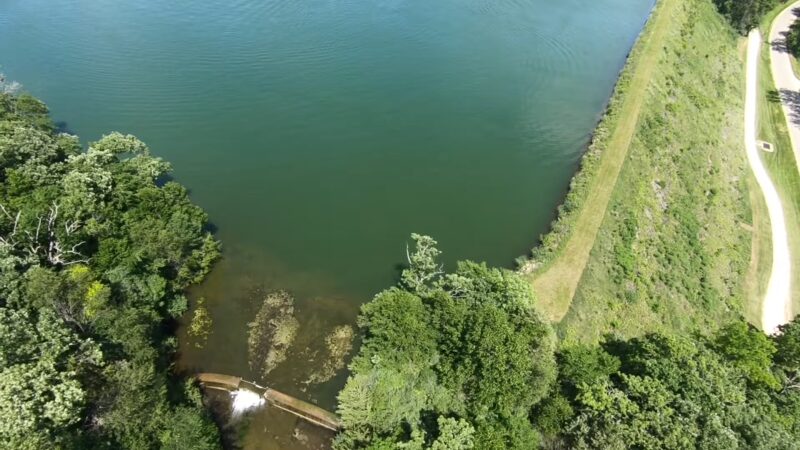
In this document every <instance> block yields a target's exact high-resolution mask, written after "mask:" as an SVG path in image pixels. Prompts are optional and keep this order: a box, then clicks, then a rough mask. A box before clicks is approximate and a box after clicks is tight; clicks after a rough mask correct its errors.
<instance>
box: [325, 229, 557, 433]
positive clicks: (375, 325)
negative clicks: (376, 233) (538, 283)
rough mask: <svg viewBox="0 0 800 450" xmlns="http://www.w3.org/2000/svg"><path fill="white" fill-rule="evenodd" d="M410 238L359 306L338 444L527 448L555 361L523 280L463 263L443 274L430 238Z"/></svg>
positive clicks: (547, 330)
mask: <svg viewBox="0 0 800 450" xmlns="http://www.w3.org/2000/svg"><path fill="white" fill-rule="evenodd" d="M413 239H414V241H415V242H416V246H415V250H414V252H413V253H411V254H410V255H411V256H410V257H409V263H410V265H411V267H410V268H409V269H407V270H406V271H404V276H403V282H402V284H401V287H393V288H390V289H388V290H386V291H384V292H382V293H380V294H378V295H377V296H376V297H375V298H374V299H373V300H372V301H371V302H370V303H367V304H366V305H364V306H363V307H362V311H361V315H360V316H359V320H358V324H359V327H360V328H361V331H362V335H363V344H362V346H361V351H360V352H359V354H358V355H357V356H356V357H355V359H354V360H353V363H352V366H351V370H352V375H351V377H350V379H349V380H348V382H347V385H346V386H345V388H344V389H343V390H342V392H341V393H340V395H339V414H340V415H341V418H342V421H343V423H344V427H345V431H344V432H343V433H342V434H340V435H339V437H338V438H337V447H338V448H383V447H384V446H386V445H388V444H390V443H392V444H393V445H395V446H397V448H472V446H474V448H481V449H491V448H497V449H501V448H502V449H505V448H530V446H531V445H532V443H534V442H536V441H537V439H538V437H537V433H536V431H535V430H534V428H533V426H532V425H531V423H530V422H529V420H528V414H529V412H530V410H531V408H532V407H533V406H534V405H535V404H536V403H538V402H539V401H540V400H541V399H542V398H543V397H544V396H545V395H546V394H547V392H548V390H549V387H550V385H551V384H552V382H553V380H554V378H555V361H554V356H553V351H554V336H553V333H552V330H551V329H550V327H549V325H548V324H546V323H545V322H544V321H543V320H542V319H541V317H540V316H539V315H538V314H537V313H536V312H535V311H534V310H533V307H532V305H533V295H532V293H531V291H530V288H529V286H528V285H527V284H526V283H525V282H524V281H523V280H521V279H520V278H519V277H518V276H517V275H515V274H513V273H512V272H509V271H503V270H498V269H491V268H488V267H487V266H486V265H484V264H476V263H471V262H464V263H460V264H459V265H458V267H457V269H456V271H455V272H454V273H450V274H445V273H443V271H442V270H441V267H440V266H439V265H438V263H437V262H436V259H435V258H436V255H438V254H439V251H438V250H437V249H436V248H435V247H434V245H435V241H434V240H433V239H431V238H429V237H426V236H419V235H414V236H413ZM437 424H438V425H437ZM448 446H450V447H448Z"/></svg>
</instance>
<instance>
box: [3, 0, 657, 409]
mask: <svg viewBox="0 0 800 450" xmlns="http://www.w3.org/2000/svg"><path fill="white" fill-rule="evenodd" d="M651 6H652V0H597V1H592V2H590V1H578V0H559V1H552V0H511V1H503V0H435V1H431V0H373V1H355V0H307V1H299V0H232V1H219V0H208V1H201V2H198V1H189V0H171V1H168V2H165V1H155V0H135V1H134V0H58V1H53V0H5V1H3V2H2V3H0V70H2V71H3V72H5V73H6V75H7V76H8V77H9V78H10V79H14V80H18V81H20V82H22V83H23V84H24V85H25V87H26V88H27V90H29V91H30V92H31V93H33V94H34V95H36V96H38V97H40V98H42V99H43V100H45V101H46V102H47V103H48V104H49V106H50V107H51V109H52V111H53V115H54V117H55V119H56V120H57V121H62V122H64V123H63V125H64V127H65V128H66V129H68V130H70V131H72V132H75V133H77V134H79V135H80V136H81V137H82V138H83V139H85V140H94V139H97V138H98V137H100V136H101V135H102V133H104V132H108V131H110V130H119V131H123V132H129V133H133V134H136V135H137V136H139V137H140V138H142V139H143V140H144V141H146V142H147V143H148V144H149V145H150V146H151V148H152V150H153V152H154V153H155V154H157V155H159V156H162V157H164V158H166V159H167V160H169V161H170V162H171V163H172V164H173V166H174V168H175V172H174V175H175V177H176V179H177V180H178V181H180V182H182V183H183V184H185V185H186V186H188V187H189V188H190V190H191V192H192V198H193V199H194V200H195V201H196V202H197V203H199V204H200V205H201V206H202V207H203V208H205V209H206V211H208V212H209V214H210V217H211V220H212V222H213V224H214V225H215V227H216V229H217V231H218V232H217V234H218V237H219V238H220V239H221V240H222V241H223V243H224V248H225V259H224V261H223V262H222V263H220V264H219V265H218V267H217V268H216V270H215V271H214V273H213V274H212V275H211V277H210V278H209V280H208V282H207V283H205V284H204V285H203V286H201V287H200V288H199V289H197V290H196V292H195V293H194V295H196V296H203V297H205V298H206V303H207V304H208V305H209V309H210V310H211V313H212V316H213V320H214V323H215V327H214V333H213V335H212V336H211V339H210V341H209V343H208V344H207V346H206V347H205V348H204V349H202V350H198V349H196V348H195V347H194V346H193V345H191V344H187V341H186V340H185V339H183V343H184V345H183V349H184V350H183V352H182V363H183V365H184V366H185V367H187V368H189V369H198V370H207V371H221V372H226V373H232V374H238V375H242V376H245V377H247V378H253V379H257V378H259V377H258V376H257V375H256V374H253V373H251V372H250V371H249V368H248V366H247V350H246V343H245V341H246V323H247V322H248V321H250V320H251V319H252V316H253V314H254V312H255V311H256V310H257V308H258V304H259V302H260V299H261V297H262V296H263V293H264V292H265V291H267V290H270V289H276V288H280V289H286V290H289V291H290V292H292V293H293V294H294V295H295V297H296V300H297V310H298V312H299V315H300V320H301V335H302V336H303V339H302V342H303V343H302V345H301V346H304V345H306V344H307V345H308V346H310V347H313V346H314V345H318V343H319V341H320V339H322V336H324V334H325V332H326V331H327V330H329V329H330V328H331V327H332V326H334V325H337V324H347V323H353V321H354V318H355V315H356V313H357V310H358V306H359V305H360V304H362V303H363V302H365V301H367V300H369V298H370V297H371V296H372V295H374V293H375V292H377V291H378V290H380V289H382V288H384V287H386V286H387V285H389V284H391V283H392V282H393V281H394V280H395V278H396V275H397V265H398V264H400V263H402V262H403V257H404V254H405V242H406V240H407V237H408V236H409V234H410V233H412V232H421V233H426V234H430V235H433V236H435V237H436V238H437V239H438V240H439V241H440V244H441V247H442V249H443V250H444V252H445V254H444V256H445V261H446V262H448V263H452V262H453V261H455V260H457V259H464V258H470V259H476V260H483V261H487V262H489V263H490V264H494V265H502V266H509V267H510V266H512V264H513V260H514V258H515V257H517V256H519V255H521V254H524V253H526V252H527V250H528V249H529V248H530V247H531V246H533V245H534V244H535V243H536V240H537V237H538V236H539V234H540V233H542V232H544V231H546V229H547V225H548V223H549V222H550V221H551V220H552V218H553V215H554V211H555V209H556V207H557V205H558V204H559V203H560V202H561V200H562V198H563V195H564V193H565V190H566V187H567V185H568V183H569V179H570V177H571V176H572V174H573V173H574V170H575V168H576V164H577V161H578V159H579V157H580V155H581V153H582V151H583V149H584V148H585V144H586V142H587V140H588V137H589V135H590V133H591V131H592V128H593V126H594V124H595V123H596V121H597V119H598V115H599V114H600V112H601V110H602V108H603V105H604V103H605V102H606V100H607V98H608V96H609V94H610V92H611V89H612V87H613V84H614V81H615V79H616V76H617V74H618V72H619V70H620V68H621V67H622V64H623V62H624V59H625V56H626V53H627V52H628V50H629V49H630V47H631V45H632V44H633V42H634V40H635V37H636V35H637V34H638V32H639V30H640V28H641V25H642V24H643V22H644V20H645V18H646V15H647V13H648V11H649V9H650V8H651ZM315 343H316V344H315ZM301 350H302V349H299V350H298V351H296V352H295V354H294V355H293V356H291V357H290V359H289V361H288V362H287V363H286V364H284V365H283V366H282V367H280V368H279V369H278V370H276V371H275V373H274V374H272V375H271V376H270V379H266V380H265V379H257V381H260V382H262V383H266V384H269V385H272V386H276V387H278V388H280V389H282V390H285V391H287V392H289V393H292V394H296V395H298V396H302V397H303V398H306V399H310V400H313V401H318V402H320V404H322V405H323V406H326V407H332V406H333V402H334V393H335V392H336V391H337V390H338V389H339V388H340V387H341V385H342V383H343V379H344V374H342V375H340V376H339V377H337V378H336V379H334V380H332V381H331V382H329V383H327V384H323V385H305V384H304V383H303V382H302V381H303V380H304V379H306V378H307V376H308V370H309V368H308V367H309V366H313V365H314V364H316V363H317V362H316V361H310V362H309V361H308V359H309V357H308V355H309V353H308V352H304V351H301Z"/></svg>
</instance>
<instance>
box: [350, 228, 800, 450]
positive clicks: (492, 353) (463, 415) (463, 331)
mask: <svg viewBox="0 0 800 450" xmlns="http://www.w3.org/2000/svg"><path fill="white" fill-rule="evenodd" d="M413 240H414V242H415V248H414V251H410V252H409V255H408V260H409V267H408V269H406V271H405V272H404V273H403V275H402V277H401V280H402V281H401V284H400V285H399V286H396V287H392V288H390V289H388V290H386V291H384V292H382V293H380V294H378V295H377V296H376V297H375V298H374V299H373V300H372V301H371V302H370V303H368V304H366V305H364V306H363V308H362V311H361V316H360V317H359V326H360V328H361V331H362V338H363V345H362V347H361V351H360V353H359V354H358V355H357V356H356V358H355V359H354V361H353V363H352V365H351V369H352V375H351V376H350V378H349V380H348V382H347V385H346V386H345V388H344V389H343V390H342V392H341V394H340V397H339V413H340V414H341V416H342V421H343V425H344V430H343V432H342V433H340V434H339V436H338V437H337V440H336V447H337V448H339V449H353V448H369V449H383V448H387V449H388V448H413V449H424V448H431V449H432V448H436V449H438V448H461V449H468V448H476V449H492V448H497V449H501V448H503V449H504V448H520V449H522V448H525V449H530V448H537V447H542V448H553V449H558V448H576V449H597V448H602V449H629V448H630V449H670V448H673V449H685V448H701V449H722V448H724V449H734V448H743V449H744V448H747V449H759V448H764V449H767V448H795V447H796V445H795V444H794V443H796V442H798V441H800V427H799V426H798V425H799V423H798V419H800V319H795V321H794V322H792V323H791V324H788V325H786V326H783V327H781V330H780V333H778V334H776V335H774V336H766V335H764V334H763V333H762V332H761V331H760V330H757V329H755V328H754V327H752V326H750V325H748V324H747V323H746V322H744V321H742V320H734V321H732V322H730V323H729V324H727V325H725V326H723V327H721V328H720V329H719V330H718V331H716V332H714V333H713V334H711V335H703V334H699V333H698V334H694V335H691V334H690V335H678V334H668V333H650V334H646V335H644V336H640V337H636V338H631V339H621V338H619V337H614V336H608V337H607V338H606V339H605V340H604V341H603V342H602V343H600V344H593V345H584V344H580V345H579V344H572V345H566V346H563V347H561V348H559V349H557V351H556V350H555V341H554V338H553V334H552V331H551V329H550V327H549V325H548V324H547V323H545V322H544V321H543V320H542V319H541V318H540V316H539V315H538V314H537V313H536V311H535V298H534V296H533V294H532V293H531V292H530V290H529V288H528V287H527V286H528V285H527V284H526V283H524V282H523V281H522V280H521V279H519V278H518V276H517V275H515V274H513V273H510V272H508V271H504V270H499V269H492V268H489V267H487V266H486V265H484V264H476V263H472V262H463V263H459V264H458V266H457V268H456V270H455V271H454V272H453V273H446V272H445V271H444V270H443V268H442V267H441V266H440V265H439V264H438V263H437V262H436V257H437V256H438V255H439V251H438V250H437V249H436V247H435V245H436V242H435V241H434V240H433V239H431V238H429V237H426V236H418V235H414V236H413Z"/></svg>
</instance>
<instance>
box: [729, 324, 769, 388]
mask: <svg viewBox="0 0 800 450" xmlns="http://www.w3.org/2000/svg"><path fill="white" fill-rule="evenodd" d="M715 344H716V349H717V352H718V353H720V354H721V355H724V356H725V357H726V358H727V359H728V360H729V361H730V362H732V363H733V364H734V365H735V366H737V367H738V368H739V369H740V370H741V371H742V372H744V374H745V376H746V377H747V380H748V381H749V382H751V383H756V384H759V383H760V384H764V385H765V386H767V387H772V388H775V387H777V386H778V380H776V379H775V375H773V374H772V372H771V365H772V355H773V354H774V353H775V351H776V349H775V344H773V343H772V341H770V340H769V338H768V337H767V336H765V335H764V333H762V332H761V331H760V330H757V329H756V328H755V327H753V326H752V325H748V324H746V323H744V322H734V323H731V324H729V325H726V326H725V327H724V328H722V329H721V330H720V331H719V333H718V334H717V339H716V342H715Z"/></svg>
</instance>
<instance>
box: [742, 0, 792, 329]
mask: <svg viewBox="0 0 800 450" xmlns="http://www.w3.org/2000/svg"><path fill="white" fill-rule="evenodd" d="M798 3H800V2H798ZM760 50H761V34H760V33H759V32H758V30H753V31H751V32H750V35H749V36H748V37H747V91H746V94H745V104H744V141H745V142H744V144H745V150H746V152H747V160H748V162H749V163H750V168H751V169H752V170H753V175H755V177H756V181H757V182H758V186H759V187H760V188H761V191H762V192H763V194H764V200H766V203H767V211H768V212H769V221H770V225H771V228H772V273H771V274H770V276H769V282H768V283H767V292H766V294H765V296H764V302H763V307H762V310H761V327H762V329H763V330H764V332H765V333H767V334H772V333H774V332H776V331H777V330H778V326H779V325H782V324H784V323H786V322H788V321H789V320H790V319H791V290H790V287H791V259H790V257H789V240H788V237H787V234H786V219H785V217H784V214H783V205H782V204H781V199H780V196H779V195H778V191H777V190H776V189H775V185H774V184H773V183H772V180H771V179H770V177H769V174H768V173H767V170H766V169H765V168H764V164H763V163H762V162H761V156H760V155H759V154H758V148H757V146H756V120H757V117H758V115H757V108H758V97H757V95H758V63H759V52H760ZM789 70H791V66H790V67H789Z"/></svg>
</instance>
